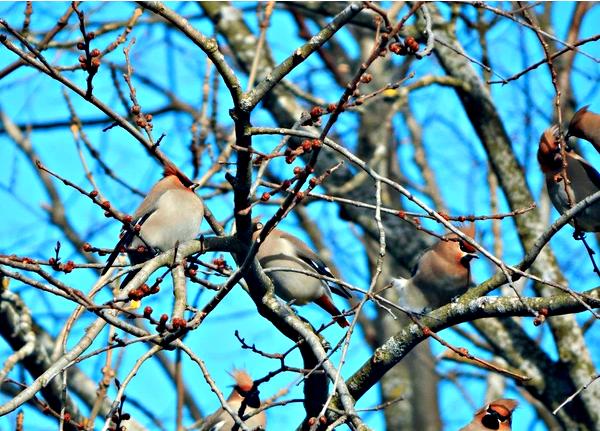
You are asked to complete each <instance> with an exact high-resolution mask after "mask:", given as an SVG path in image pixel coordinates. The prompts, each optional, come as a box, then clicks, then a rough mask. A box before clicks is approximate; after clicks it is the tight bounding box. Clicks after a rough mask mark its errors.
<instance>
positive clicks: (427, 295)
mask: <svg viewBox="0 0 600 431" xmlns="http://www.w3.org/2000/svg"><path fill="white" fill-rule="evenodd" d="M460 231H461V232H463V233H464V234H465V235H467V236H469V237H471V238H473V237H474V236H475V225H474V224H471V225H470V226H468V227H462V228H460ZM475 252H476V250H475V248H474V247H473V246H471V245H470V244H468V243H466V242H465V241H463V240H460V239H458V236H457V235H456V234H453V233H450V234H448V235H445V236H444V237H443V239H440V240H438V241H437V242H436V243H435V244H434V245H433V246H432V247H431V248H429V249H427V250H425V251H424V252H423V253H422V254H421V256H420V257H419V259H418V261H417V264H416V265H415V267H414V268H413V271H412V276H411V278H409V279H404V278H397V279H393V280H392V286H393V287H395V288H396V289H397V290H398V295H399V303H400V305H402V306H404V307H406V308H408V309H410V310H413V311H422V310H424V309H435V308H438V307H440V306H442V305H444V304H447V303H448V302H450V301H451V300H452V298H454V297H456V296H458V295H462V294H463V293H465V292H466V291H467V289H468V288H469V285H470V284H471V260H472V259H476V258H477V255H476V254H475Z"/></svg>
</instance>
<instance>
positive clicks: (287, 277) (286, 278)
mask: <svg viewBox="0 0 600 431" xmlns="http://www.w3.org/2000/svg"><path fill="white" fill-rule="evenodd" d="M261 230H262V226H261V225H260V223H259V225H258V227H257V229H256V230H255V232H254V234H253V239H254V240H256V238H258V236H259V234H260V232H261ZM256 258H257V259H258V261H259V262H260V265H261V266H262V267H263V269H269V268H290V269H292V270H301V271H306V272H309V273H312V274H314V275H316V276H317V277H312V276H310V275H307V274H302V273H299V272H292V271H272V272H268V274H267V275H268V276H269V278H270V279H271V280H272V281H273V285H274V287H275V294H276V295H277V296H279V297H280V298H282V299H283V300H285V301H288V302H293V304H294V305H306V304H308V303H309V302H314V303H315V304H317V305H318V306H320V307H321V308H323V309H324V310H325V311H327V312H328V313H329V314H331V315H332V316H334V320H335V321H336V322H337V323H338V325H340V326H341V327H346V326H348V325H349V323H348V321H347V320H346V319H345V318H344V316H343V315H342V312H341V311H340V310H339V309H338V308H337V307H336V306H335V304H334V303H333V297H332V292H333V293H336V294H338V295H340V296H343V297H344V298H350V297H351V295H350V293H349V292H348V291H347V290H346V289H344V288H343V287H342V286H340V285H338V284H336V283H330V282H327V281H325V280H322V279H320V278H318V276H319V275H322V276H326V277H331V278H335V277H334V276H333V274H332V273H331V271H330V270H329V268H328V267H327V265H326V264H325V262H323V260H321V258H320V257H319V256H318V255H317V254H316V253H315V252H314V251H312V250H311V249H310V247H309V246H308V245H307V244H306V243H304V242H303V241H301V240H300V239H298V238H296V237H295V236H293V235H290V234H289V233H286V232H283V231H281V230H279V229H273V230H272V231H271V232H270V233H269V235H267V237H266V239H265V240H264V242H263V244H261V246H260V248H259V249H258V253H257V254H256Z"/></svg>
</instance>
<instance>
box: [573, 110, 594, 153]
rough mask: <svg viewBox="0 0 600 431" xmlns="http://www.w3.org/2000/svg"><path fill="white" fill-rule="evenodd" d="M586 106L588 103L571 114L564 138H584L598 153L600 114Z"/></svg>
mask: <svg viewBox="0 0 600 431" xmlns="http://www.w3.org/2000/svg"><path fill="white" fill-rule="evenodd" d="M588 108H589V105H587V106H584V107H583V108H581V109H580V110H579V111H577V112H576V113H575V115H573V118H572V119H571V122H570V123H569V130H568V131H567V136H566V137H565V140H568V139H569V137H570V136H574V137H576V138H581V139H585V140H586V141H588V142H589V143H590V144H592V145H593V146H594V148H595V149H596V151H598V152H599V153H600V115H598V114H596V113H595V112H591V111H589V110H588Z"/></svg>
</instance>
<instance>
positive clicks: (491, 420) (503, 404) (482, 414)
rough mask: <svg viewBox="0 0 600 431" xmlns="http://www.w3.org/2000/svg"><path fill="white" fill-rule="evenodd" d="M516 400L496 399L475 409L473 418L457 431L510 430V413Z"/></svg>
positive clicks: (515, 404) (514, 406) (515, 405)
mask: <svg viewBox="0 0 600 431" xmlns="http://www.w3.org/2000/svg"><path fill="white" fill-rule="evenodd" d="M517 404H518V402H517V401H516V400H511V399H506V398H502V399H498V400H494V401H492V402H491V403H489V404H486V405H485V406H484V407H482V408H481V409H479V410H477V411H476V412H475V414H474V415H473V420H472V421H471V422H469V423H468V424H467V425H465V426H464V427H462V428H461V429H460V430H459V431H486V430H496V431H510V430H511V429H512V428H511V423H512V413H513V411H514V410H515V408H516V407H517Z"/></svg>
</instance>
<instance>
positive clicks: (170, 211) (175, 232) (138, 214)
mask: <svg viewBox="0 0 600 431" xmlns="http://www.w3.org/2000/svg"><path fill="white" fill-rule="evenodd" d="M193 188H194V183H193V182H192V181H191V180H190V179H189V178H187V177H186V176H185V175H184V174H183V173H181V172H180V171H179V170H178V169H177V168H176V167H175V166H174V165H172V164H170V163H167V164H166V165H165V168H164V172H163V178H162V179H161V180H160V181H158V182H157V183H156V184H155V185H154V186H153V187H152V189H151V190H150V192H149V193H148V194H147V195H146V197H145V198H144V200H143V201H142V203H141V204H140V206H139V207H138V208H137V210H136V211H135V213H134V214H133V217H132V223H133V224H134V225H135V226H136V227H137V226H139V231H138V232H137V233H134V232H133V231H131V230H127V229H123V231H122V232H121V239H120V240H119V242H118V243H117V245H116V246H115V249H114V251H113V252H112V253H111V255H110V256H109V258H108V260H107V262H106V266H105V267H104V269H103V270H102V274H104V273H106V272H107V271H108V269H109V268H110V266H111V265H112V264H113V262H114V260H115V259H116V258H117V255H118V254H119V253H121V252H123V251H125V250H126V251H127V254H128V256H129V260H130V261H131V263H132V264H133V265H135V264H138V263H142V262H145V261H147V260H148V259H151V258H153V257H154V256H155V255H156V254H157V252H162V251H166V250H169V249H171V248H173V247H175V245H176V244H178V243H181V242H184V241H188V240H191V239H194V238H195V237H196V236H198V234H199V233H200V224H201V223H202V219H203V217H204V203H203V202H202V199H200V197H199V196H198V195H196V193H194V191H193ZM136 230H137V229H136ZM138 271H139V270H138ZM138 271H135V270H134V271H130V272H129V273H128V274H127V276H126V277H125V279H124V280H123V282H122V283H121V288H123V287H125V286H126V285H127V283H129V282H130V281H131V280H132V279H133V277H135V275H136V274H137V272H138Z"/></svg>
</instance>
